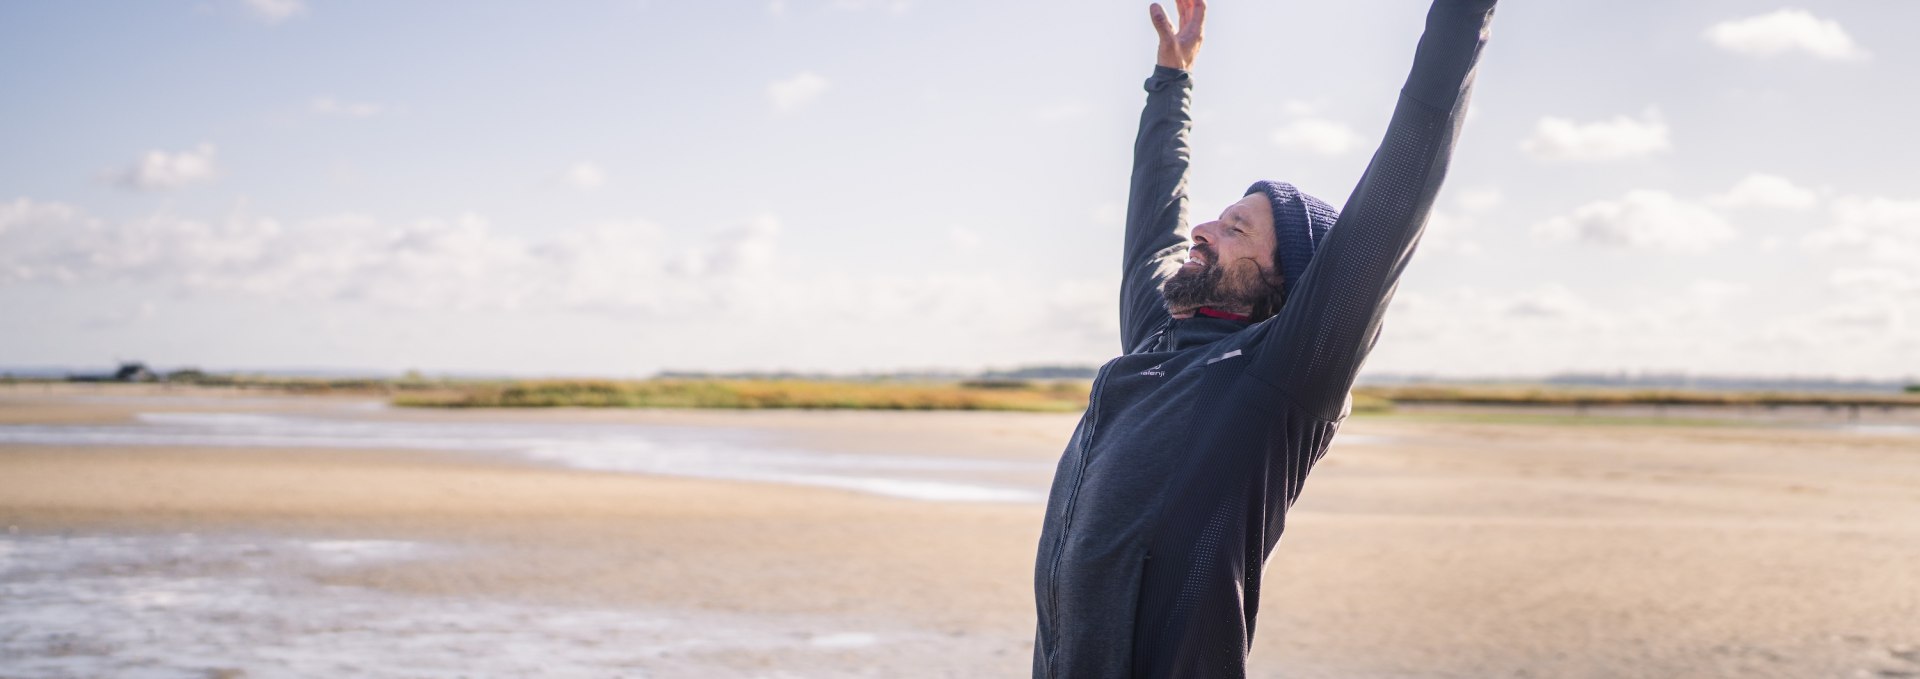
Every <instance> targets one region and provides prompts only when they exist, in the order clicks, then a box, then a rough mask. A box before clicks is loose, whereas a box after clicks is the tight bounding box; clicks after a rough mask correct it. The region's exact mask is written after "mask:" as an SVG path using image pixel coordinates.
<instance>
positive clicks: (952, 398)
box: [393, 379, 1090, 412]
mask: <svg viewBox="0 0 1920 679" xmlns="http://www.w3.org/2000/svg"><path fill="white" fill-rule="evenodd" d="M1089 386H1090V385H1089V383H1087V382H1084V381H1048V382H1040V381H1021V380H990V381H974V382H884V381H875V382H831V381H813V380H679V379H667V380H635V381H610V380H528V381H514V382H502V383H472V384H464V385H459V386H455V387H446V388H438V389H427V390H420V391H412V392H403V393H399V394H395V395H394V397H393V403H394V405H399V406H425V407H442V408H548V407H557V406H577V407H591V408H740V409H754V408H822V409H854V410H1025V411H1044V412H1073V411H1078V410H1082V409H1084V408H1086V407H1087V393H1088V389H1089Z"/></svg>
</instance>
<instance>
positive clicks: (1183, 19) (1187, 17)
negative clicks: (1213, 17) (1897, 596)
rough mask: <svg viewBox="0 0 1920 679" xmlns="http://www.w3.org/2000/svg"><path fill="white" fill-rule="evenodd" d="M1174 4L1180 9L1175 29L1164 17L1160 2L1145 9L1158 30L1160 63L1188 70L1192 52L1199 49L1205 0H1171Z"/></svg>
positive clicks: (1205, 15)
mask: <svg viewBox="0 0 1920 679" xmlns="http://www.w3.org/2000/svg"><path fill="white" fill-rule="evenodd" d="M1173 6H1174V8H1175V9H1177V10H1179V12H1180V27H1179V28H1178V29H1175V28H1174V25H1173V21H1172V20H1170V19H1168V18H1167V10H1166V9H1164V8H1162V7H1160V3H1157V2H1156V3H1153V4H1152V5H1150V6H1148V7H1147V13H1148V14H1150V15H1152V17H1153V30H1154V32H1156V33H1159V34H1160V57H1159V64H1160V65H1161V66H1165V67H1167V68H1177V69H1180V70H1183V71H1184V70H1190V69H1192V68H1193V58H1194V55H1195V54H1198V53H1199V52H1200V40H1201V39H1202V35H1201V30H1200V27H1201V25H1202V24H1204V23H1206V21H1207V1H1206V0H1174V3H1173Z"/></svg>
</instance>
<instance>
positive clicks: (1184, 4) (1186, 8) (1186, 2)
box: [1173, 0, 1193, 26]
mask: <svg viewBox="0 0 1920 679" xmlns="http://www.w3.org/2000/svg"><path fill="white" fill-rule="evenodd" d="M1173 8H1174V9H1176V10H1179V12H1180V25H1181V26H1185V25H1187V22H1188V21H1190V20H1192V17H1193V0H1173Z"/></svg>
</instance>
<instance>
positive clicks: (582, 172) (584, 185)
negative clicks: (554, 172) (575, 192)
mask: <svg viewBox="0 0 1920 679" xmlns="http://www.w3.org/2000/svg"><path fill="white" fill-rule="evenodd" d="M560 177H561V179H562V180H563V181H565V182H566V183H567V184H568V185H569V186H572V187H574V188H576V189H580V190H582V191H592V190H594V189H598V188H600V187H601V186H604V185H606V183H607V173H606V171H605V170H602V169H600V166H599V165H597V164H594V163H589V162H579V163H574V164H573V165H572V166H571V167H568V168H567V171H566V172H563V173H561V175H560Z"/></svg>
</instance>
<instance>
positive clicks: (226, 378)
mask: <svg viewBox="0 0 1920 679" xmlns="http://www.w3.org/2000/svg"><path fill="white" fill-rule="evenodd" d="M161 379H162V382H161V384H163V385H190V386H199V387H213V388H227V389H258V390H265V391H279V392H291V393H299V394H347V395H361V396H381V397H386V398H389V399H391V400H392V402H393V404H394V405H397V406H408V407H429V408H551V407H562V406H566V407H586V408H732V409H760V408H817V409H850V410H1013V411H1037V412H1075V411H1079V410H1081V409H1084V408H1086V406H1087V400H1088V399H1087V395H1088V390H1089V388H1090V386H1091V380H1087V379H1053V378H1026V379H1023V378H1017V377H1009V376H1007V375H1005V374H995V375H990V376H987V377H983V378H979V379H971V380H959V379H951V378H946V379H943V378H941V377H938V376H904V377H898V376H897V377H871V378H830V377H790V376H774V377H695V376H677V377H662V378H655V379H644V380H592V379H551V380H510V379H501V380H484V379H450V378H430V377H425V376H422V375H420V374H419V373H417V372H409V373H408V374H407V375H406V376H404V377H401V378H397V379H394V378H312V377H273V376H262V375H238V374H223V373H209V372H202V371H199V370H193V369H186V370H179V371H175V372H172V373H169V374H166V375H163V376H161ZM55 381H59V380H50V379H46V378H40V379H27V378H19V377H14V376H5V375H0V383H4V384H17V383H23V382H55ZM1396 405H1461V406H1491V407H1514V408H1529V407H1558V408H1561V409H1565V410H1563V411H1562V412H1537V413H1526V412H1520V413H1514V412H1507V413H1489V412H1477V413H1476V412H1466V411H1462V412H1461V413H1450V414H1447V415H1446V416H1445V417H1446V418H1447V419H1452V420H1456V421H1458V420H1461V419H1462V417H1466V418H1468V419H1472V418H1474V417H1486V418H1493V419H1494V420H1499V421H1519V420H1520V419H1524V420H1527V421H1542V422H1545V421H1548V420H1553V421H1556V422H1557V421H1559V420H1556V419H1554V418H1564V419H1565V420H1567V421H1569V422H1578V421H1593V420H1599V419H1608V420H1617V421H1620V422H1628V421H1633V422H1640V421H1646V422H1655V421H1657V422H1660V423H1666V424H1673V423H1676V422H1690V421H1692V420H1691V419H1689V418H1686V417H1666V416H1662V415H1660V414H1658V413H1655V414H1653V415H1651V416H1643V415H1632V414H1629V413H1612V414H1609V415H1607V416H1606V417H1604V418H1601V417H1589V413H1588V412H1587V411H1586V409H1587V408H1589V407H1599V408H1605V407H1618V406H1648V407H1654V408H1659V407H1662V406H1729V407H1761V408H1771V407H1786V406H1802V407H1806V406H1811V407H1824V408H1896V407H1920V385H1913V386H1909V387H1907V388H1906V390H1905V393H1901V392H1883V393H1858V392H1855V393H1814V392H1736V391H1690V390H1677V389H1669V390H1658V389H1608V388H1598V387H1585V388H1581V387H1563V386H1543V385H1526V384H1515V385H1478V384H1474V385H1465V384H1444V385H1398V386H1370V387H1361V388H1358V389H1355V390H1354V391H1353V412H1355V413H1358V414H1365V415H1378V414H1383V413H1395V412H1396V411H1395V407H1396ZM1401 413H1402V414H1395V415H1394V416H1395V417H1408V418H1414V419H1418V418H1422V417H1440V416H1441V415H1439V414H1435V413H1432V412H1412V413H1405V412H1404V409H1403V410H1402V411H1401ZM1516 418H1518V419H1516ZM1542 418H1545V419H1542ZM1695 419H1697V418H1695ZM1488 421H1493V420H1488Z"/></svg>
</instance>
